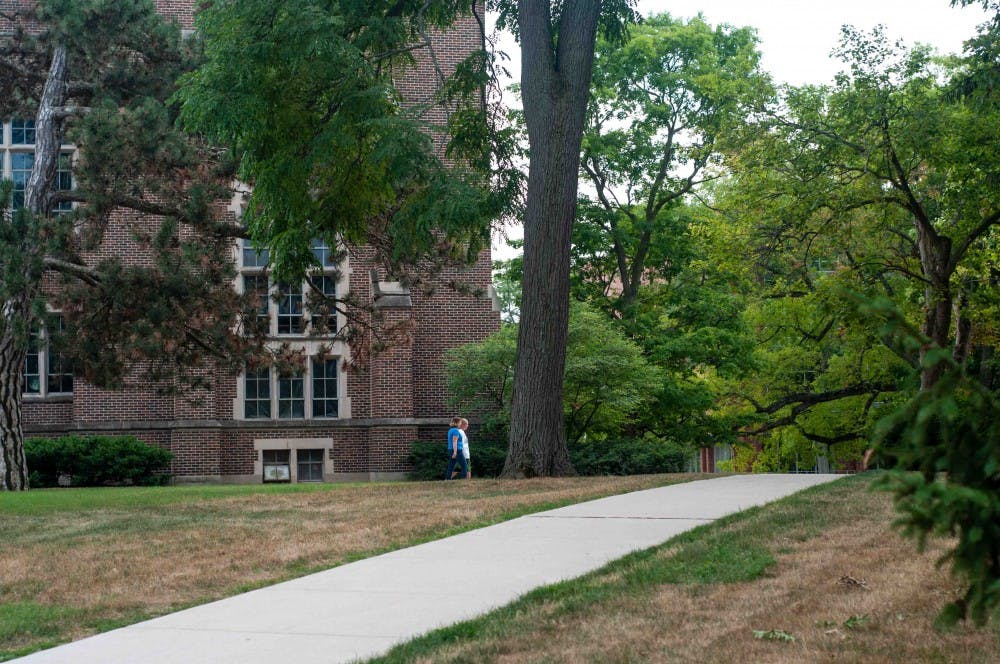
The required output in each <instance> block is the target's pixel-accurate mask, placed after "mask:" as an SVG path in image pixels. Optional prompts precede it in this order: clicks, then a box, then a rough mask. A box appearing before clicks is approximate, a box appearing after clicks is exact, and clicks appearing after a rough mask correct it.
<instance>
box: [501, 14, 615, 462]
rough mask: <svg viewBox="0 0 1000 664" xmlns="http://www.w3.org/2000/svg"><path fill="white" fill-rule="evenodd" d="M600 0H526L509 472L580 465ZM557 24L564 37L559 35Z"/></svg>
mask: <svg viewBox="0 0 1000 664" xmlns="http://www.w3.org/2000/svg"><path fill="white" fill-rule="evenodd" d="M600 6H601V3H600V2H599V0H568V1H567V2H566V3H565V4H564V6H563V7H562V12H561V20H560V23H559V25H558V29H557V30H556V29H554V26H553V25H552V21H551V15H550V10H549V7H550V5H549V0H520V2H519V3H518V26H519V28H520V32H521V54H522V69H521V93H522V98H523V102H524V115H525V122H526V124H527V127H528V141H529V145H530V152H531V159H530V164H529V171H528V201H527V208H526V210H525V217H524V277H523V282H522V287H523V291H522V300H521V323H520V331H519V334H518V344H517V358H516V360H515V364H514V391H513V395H512V401H511V427H510V450H509V452H508V455H507V462H506V464H505V465H504V470H503V476H504V477H532V476H549V475H571V474H574V470H573V465H572V464H571V463H570V460H569V453H568V451H567V447H566V431H565V428H564V425H563V403H562V382H563V370H564V368H565V364H566V336H567V326H568V321H569V250H570V241H571V237H572V229H573V219H574V217H575V215H576V196H577V179H578V173H579V161H580V141H581V139H582V136H583V126H584V119H585V115H586V110H587V101H588V99H589V96H590V78H591V68H592V65H593V60H594V44H595V40H596V36H597V17H598V14H599V12H600ZM557 32H558V46H556V39H555V35H556V34H557Z"/></svg>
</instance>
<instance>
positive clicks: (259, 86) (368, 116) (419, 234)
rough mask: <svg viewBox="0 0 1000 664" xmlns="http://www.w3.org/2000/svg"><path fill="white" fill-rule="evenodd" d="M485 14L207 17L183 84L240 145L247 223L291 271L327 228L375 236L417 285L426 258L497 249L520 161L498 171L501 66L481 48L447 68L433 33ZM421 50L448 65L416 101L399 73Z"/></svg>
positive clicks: (426, 9) (397, 9)
mask: <svg viewBox="0 0 1000 664" xmlns="http://www.w3.org/2000/svg"><path fill="white" fill-rule="evenodd" d="M476 11H477V5H476V4H475V3H473V2H450V1H446V0H433V1H431V2H395V1H391V2H390V1H388V0H385V1H377V2H365V3H356V2H348V1H346V0H345V1H343V2H327V1H325V0H284V1H283V2H273V1H272V0H249V1H240V2H235V1H224V2H215V3H212V4H211V5H209V6H208V7H207V8H206V9H204V10H203V11H202V12H201V13H200V14H199V15H198V17H197V19H196V23H197V26H198V32H199V36H200V38H201V39H202V40H203V43H204V48H205V61H204V63H203V64H202V65H201V66H200V67H199V68H198V69H197V70H196V71H194V72H191V73H190V74H188V75H187V76H185V77H184V78H183V80H182V83H181V89H180V91H179V93H178V95H177V98H178V99H179V101H180V103H181V117H182V119H183V120H184V122H185V123H186V125H187V126H188V128H190V129H192V130H194V131H198V132H203V133H204V134H206V135H207V136H209V137H211V138H212V139H214V140H216V141H218V142H220V143H221V144H222V145H225V146H227V147H229V148H231V149H232V152H233V155H234V157H235V159H236V161H237V163H238V165H239V176H240V178H241V180H242V181H244V182H245V183H247V184H248V185H249V186H250V192H249V196H248V200H247V202H246V211H245V213H244V220H245V221H246V223H247V224H248V226H249V228H250V231H251V233H252V235H253V237H254V239H255V241H256V242H258V243H259V244H261V245H264V246H267V247H268V248H269V250H270V257H271V261H272V267H273V268H274V270H275V271H276V272H277V273H278V274H285V273H287V274H300V273H302V272H303V271H304V270H306V269H307V268H308V267H309V266H310V265H311V264H312V260H313V259H312V254H311V252H310V250H309V247H310V241H311V240H312V238H315V237H323V238H326V239H327V240H328V241H330V242H336V241H340V240H343V241H346V242H348V243H351V244H354V245H360V244H367V245H368V246H370V247H374V248H375V249H376V250H377V251H378V253H379V257H380V258H381V259H382V261H383V262H384V263H385V264H386V265H387V266H388V269H390V271H392V272H395V273H396V276H398V277H401V278H403V279H404V280H410V281H413V280H419V278H420V276H421V271H420V270H417V269H415V267H416V266H419V265H420V264H421V263H422V262H424V261H431V262H434V261H439V262H440V261H448V260H452V261H454V260H465V261H467V260H473V259H474V258H475V256H476V255H477V254H478V253H479V251H480V250H481V249H482V248H483V246H484V243H485V242H486V241H487V240H488V237H489V233H488V229H489V222H490V220H491V219H493V218H495V217H498V216H500V215H502V214H504V213H506V212H509V210H510V208H509V206H510V205H511V202H512V200H513V199H514V196H513V194H514V193H516V190H517V187H518V186H519V180H518V177H517V174H516V173H515V172H514V171H512V170H504V169H499V170H498V169H492V170H491V168H490V167H491V165H492V164H491V157H492V155H493V154H494V152H493V150H492V148H493V147H494V146H495V145H497V140H496V139H498V135H499V134H497V133H494V132H493V131H492V130H493V127H494V125H492V124H490V123H489V122H488V118H487V110H488V109H487V108H486V107H485V106H484V104H483V94H484V88H485V86H486V85H487V84H488V75H489V71H490V70H489V66H488V65H489V61H488V60H487V58H486V55H485V53H484V52H483V51H476V52H475V53H473V54H472V55H470V56H469V57H468V58H467V59H466V60H465V61H463V62H461V63H459V64H458V66H457V67H456V69H455V71H454V72H447V71H445V70H444V69H443V67H442V66H441V65H440V64H439V58H438V56H437V54H436V52H435V50H434V44H433V42H432V41H431V40H430V38H429V37H428V34H429V33H430V32H431V31H433V30H440V29H446V28H448V27H449V26H451V25H452V24H453V23H454V22H455V21H456V20H458V19H459V18H460V17H462V16H465V17H471V16H474V17H475V19H476V20H478V21H479V22H480V25H481V24H482V17H481V16H479V15H478V14H476V13H475V12H476ZM418 59H422V60H423V61H424V62H430V63H431V67H430V68H431V69H432V70H433V71H434V72H436V76H437V81H433V82H432V84H433V85H432V87H433V88H434V91H433V93H432V94H429V95H427V96H426V97H425V98H414V97H413V95H411V96H410V97H409V98H404V95H403V94H402V93H401V92H400V89H399V87H398V86H397V85H396V81H400V80H405V78H406V76H407V75H412V67H413V66H414V64H415V62H416V61H417V60H418ZM442 114H444V119H443V120H442ZM439 148H440V150H439ZM441 151H443V152H445V153H446V154H447V155H448V157H449V159H444V158H443V155H442V154H441ZM491 177H494V179H493V180H491ZM425 267H426V266H425Z"/></svg>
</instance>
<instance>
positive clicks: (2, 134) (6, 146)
mask: <svg viewBox="0 0 1000 664" xmlns="http://www.w3.org/2000/svg"><path fill="white" fill-rule="evenodd" d="M15 119H17V120H19V121H20V122H28V121H29V119H27V118H20V117H17V116H14V117H10V118H7V119H5V120H4V121H3V123H2V127H0V153H2V154H0V176H2V177H4V178H7V179H13V177H14V155H15V154H28V155H31V156H32V167H34V155H35V143H15V142H14V120H15ZM30 121H31V122H32V123H33V122H34V120H30ZM36 139H37V136H36ZM75 153H76V151H75V149H74V148H73V146H72V145H69V144H66V145H63V146H62V148H61V149H60V152H59V164H58V166H57V173H56V188H57V189H58V190H59V191H71V190H73V189H74V188H76V181H75V180H74V179H73V160H74V158H75ZM64 164H68V166H69V168H63V166H64ZM19 170H20V169H19ZM28 173H29V175H30V170H29V171H28ZM64 175H68V176H69V189H68V190H64V189H62V188H60V187H59V180H60V178H61V177H62V176H64ZM11 195H12V196H13V192H12V194H11ZM60 206H61V207H60ZM75 207H76V203H70V204H69V205H66V204H62V203H60V204H59V205H57V206H56V207H55V208H54V209H53V210H52V213H53V214H67V213H69V212H72V211H73V208H75Z"/></svg>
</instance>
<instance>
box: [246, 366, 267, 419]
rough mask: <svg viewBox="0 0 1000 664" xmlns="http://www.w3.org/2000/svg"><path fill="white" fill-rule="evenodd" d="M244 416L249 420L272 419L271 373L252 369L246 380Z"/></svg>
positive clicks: (263, 369) (248, 371) (265, 370)
mask: <svg viewBox="0 0 1000 664" xmlns="http://www.w3.org/2000/svg"><path fill="white" fill-rule="evenodd" d="M244 388H245V391H244V395H245V398H244V400H243V416H244V417H245V418H246V419H248V420H254V419H270V418H271V371H270V370H269V369H268V368H267V367H264V368H262V369H250V370H247V372H246V377H245V379H244Z"/></svg>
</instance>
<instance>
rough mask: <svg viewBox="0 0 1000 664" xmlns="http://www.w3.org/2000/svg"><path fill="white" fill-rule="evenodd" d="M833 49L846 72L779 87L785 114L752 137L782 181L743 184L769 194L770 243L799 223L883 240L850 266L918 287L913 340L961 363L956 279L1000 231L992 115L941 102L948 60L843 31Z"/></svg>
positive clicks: (965, 341)
mask: <svg viewBox="0 0 1000 664" xmlns="http://www.w3.org/2000/svg"><path fill="white" fill-rule="evenodd" d="M839 51H840V54H841V56H842V57H843V58H844V60H845V62H846V63H847V65H848V66H849V71H847V72H844V73H843V74H841V75H839V76H838V79H837V83H836V85H835V86H834V87H833V88H832V89H826V88H802V89H798V90H792V91H790V92H789V93H788V94H787V95H786V99H785V107H786V110H785V112H783V113H781V114H776V115H775V116H774V118H773V121H772V122H771V123H770V124H769V126H768V127H767V128H766V131H762V132H761V139H760V142H759V145H760V146H766V147H763V152H762V153H760V154H761V155H762V156H764V159H765V161H766V163H767V164H781V165H782V166H781V169H782V171H783V173H782V174H781V176H780V177H779V178H772V179H770V182H764V181H763V180H762V179H756V180H755V181H754V185H752V186H757V187H761V186H762V185H763V187H762V188H761V191H762V192H763V193H764V194H765V195H766V196H769V197H770V201H769V203H768V207H769V210H770V214H769V215H768V216H769V217H770V218H771V219H773V220H774V221H775V230H776V231H777V234H778V237H779V238H788V237H791V236H794V235H796V234H798V235H799V236H800V237H806V235H807V227H808V226H809V225H814V227H815V226H820V227H822V228H823V229H824V230H825V233H826V235H827V237H831V238H834V237H837V235H839V234H845V235H846V234H847V233H848V232H850V231H852V230H853V229H854V228H855V227H856V226H861V225H869V224H870V225H872V226H873V227H874V228H877V229H878V233H879V234H881V235H882V237H883V238H891V239H892V240H893V242H891V243H889V242H886V241H885V240H883V241H881V242H879V243H878V244H877V245H876V246H877V247H878V248H880V249H883V251H881V252H880V253H878V254H869V255H868V256H867V257H866V262H867V265H866V266H859V267H867V268H868V269H869V270H874V269H876V268H877V269H879V270H881V272H882V273H890V274H898V275H903V276H905V277H908V282H909V284H911V285H912V286H916V287H918V288H920V289H922V291H923V292H922V294H921V296H922V303H921V304H922V307H923V314H922V317H923V322H922V326H921V327H922V330H923V332H924V334H925V335H926V336H927V337H928V338H930V339H932V340H933V341H934V343H935V344H937V345H938V346H941V347H951V348H952V349H953V354H954V357H955V359H956V360H957V361H959V363H964V362H965V361H966V359H967V358H968V353H969V349H970V345H969V344H970V340H971V337H970V333H971V329H970V328H969V327H968V326H967V323H968V320H967V317H966V313H965V311H964V310H963V308H962V307H961V306H957V305H960V304H961V303H962V301H963V299H964V298H965V297H967V295H966V293H967V292H968V291H970V289H974V288H976V286H975V284H973V283H968V282H963V281H962V280H961V279H960V273H961V268H962V266H963V265H965V264H966V263H967V261H969V259H970V256H971V255H972V253H974V252H975V251H976V250H977V248H979V247H981V246H982V244H983V243H984V242H985V241H986V238H987V237H988V236H989V235H990V234H991V233H992V232H993V229H994V227H995V226H996V225H997V224H998V223H1000V189H998V188H997V187H996V184H995V183H996V181H997V178H998V172H997V168H998V166H997V164H998V160H997V157H998V156H1000V155H998V154H997V152H996V150H997V146H998V145H1000V142H998V141H997V140H996V138H997V136H996V129H995V128H996V127H997V126H998V122H997V121H998V119H1000V118H998V117H997V115H996V109H995V108H993V107H992V106H988V105H986V106H984V105H980V106H978V107H977V106H973V105H970V104H966V103H963V102H962V101H961V100H956V99H954V98H953V97H952V96H950V95H949V94H948V90H947V86H946V83H945V81H946V79H947V78H948V77H949V76H953V75H954V74H955V73H957V71H958V70H957V69H956V67H957V63H956V62H954V61H945V60H940V59H937V60H936V59H934V58H932V57H931V55H930V54H929V53H928V51H927V50H926V49H924V48H920V47H918V48H914V49H910V50H907V49H905V48H903V47H901V46H900V45H898V44H897V45H894V44H892V43H890V42H889V41H888V40H887V39H886V38H885V35H884V34H882V32H881V31H879V30H876V31H874V32H873V33H872V34H863V33H860V32H857V31H855V30H852V29H849V28H845V29H844V34H843V39H842V43H841V46H840V49H839ZM748 161H753V158H751V159H750V160H748ZM745 163H746V162H745ZM758 163H760V162H758ZM766 168H768V169H770V168H771V166H766ZM771 173H772V174H773V173H774V171H771ZM870 228H871V227H870ZM861 232H862V233H865V232H868V233H872V232H873V229H872V230H862V231H861ZM828 258H832V257H828ZM845 259H847V260H848V261H850V260H851V257H849V256H845ZM956 311H957V313H954V312H956ZM953 329H954V330H957V334H953ZM924 355H925V351H919V352H918V353H917V356H914V357H909V358H907V359H908V360H909V361H911V362H913V363H914V364H917V363H919V362H921V361H922V359H923V357H924ZM936 366H937V365H935V366H934V367H932V366H931V365H929V364H926V365H925V366H924V367H923V369H922V371H921V387H922V388H924V389H926V388H928V387H930V386H931V385H932V384H933V383H934V381H935V380H937V376H938V374H937V372H938V371H939V369H937V368H935V367H936Z"/></svg>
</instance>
